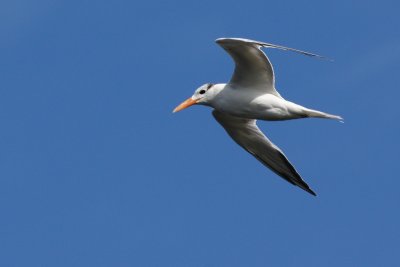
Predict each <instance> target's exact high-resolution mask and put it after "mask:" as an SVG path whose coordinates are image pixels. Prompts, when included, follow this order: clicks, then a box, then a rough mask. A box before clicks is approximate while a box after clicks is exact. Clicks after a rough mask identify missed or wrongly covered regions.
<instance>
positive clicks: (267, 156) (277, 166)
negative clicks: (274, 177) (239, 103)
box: [213, 110, 316, 196]
mask: <svg viewBox="0 0 400 267" xmlns="http://www.w3.org/2000/svg"><path fill="white" fill-rule="evenodd" d="M213 116H214V118H215V119H216V120H217V121H218V122H219V123H220V124H221V125H222V127H224V129H225V130H226V132H227V133H228V134H229V135H230V137H232V139H233V140H234V141H235V142H236V143H237V144H239V145H240V146H241V147H243V148H244V149H245V150H246V151H247V152H249V153H250V154H252V155H253V156H254V157H255V158H256V159H258V160H259V161H260V162H261V163H262V164H264V165H265V166H266V167H268V168H269V169H271V170H272V171H273V172H275V173H276V174H278V175H279V176H281V177H282V178H284V179H285V180H286V181H288V182H289V183H291V184H294V185H297V186H298V187H300V188H302V189H303V190H305V191H307V192H308V193H310V194H312V195H314V196H316V194H315V193H314V191H312V190H311V189H310V187H309V186H308V185H307V184H306V182H304V181H303V179H302V178H301V176H300V175H299V174H298V173H297V171H296V170H295V168H294V167H293V165H292V164H291V163H290V162H289V160H288V159H287V158H286V156H285V154H283V152H282V151H281V150H280V149H279V147H277V146H276V145H274V144H273V143H272V142H271V141H270V140H269V139H268V138H267V137H266V136H265V135H264V134H263V133H262V132H261V131H260V129H259V128H258V127H257V125H256V120H251V119H244V118H239V117H234V116H231V115H228V114H226V113H222V112H219V111H216V110H214V111H213Z"/></svg>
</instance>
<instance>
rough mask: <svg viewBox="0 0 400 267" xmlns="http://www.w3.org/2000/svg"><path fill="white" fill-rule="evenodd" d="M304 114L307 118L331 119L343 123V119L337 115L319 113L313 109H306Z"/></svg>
mask: <svg viewBox="0 0 400 267" xmlns="http://www.w3.org/2000/svg"><path fill="white" fill-rule="evenodd" d="M305 112H306V115H307V116H308V117H312V118H323V119H332V120H338V121H341V122H343V118H342V117H340V116H338V115H332V114H328V113H325V112H321V111H318V110H313V109H307V110H305Z"/></svg>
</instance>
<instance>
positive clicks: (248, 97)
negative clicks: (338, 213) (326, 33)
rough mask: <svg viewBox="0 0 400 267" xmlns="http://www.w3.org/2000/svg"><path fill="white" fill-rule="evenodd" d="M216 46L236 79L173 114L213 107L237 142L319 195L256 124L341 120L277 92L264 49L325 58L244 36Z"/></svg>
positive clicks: (199, 94) (206, 89)
mask: <svg viewBox="0 0 400 267" xmlns="http://www.w3.org/2000/svg"><path fill="white" fill-rule="evenodd" d="M216 42H217V44H219V45H220V46H221V47H222V48H223V49H224V50H225V51H226V52H228V54H229V55H230V56H231V57H232V59H233V60H234V62H235V70H234V72H233V75H232V78H231V80H230V81H229V82H228V83H227V84H225V83H218V84H213V83H207V84H204V85H202V86H200V87H199V88H198V89H196V91H195V92H194V94H193V95H192V97H190V98H189V99H187V100H186V101H184V102H182V103H181V104H180V105H179V106H177V107H176V108H175V109H174V111H173V112H177V111H180V110H182V109H185V108H187V107H190V106H192V105H195V104H198V105H205V106H209V107H211V108H213V109H214V110H213V112H212V114H213V116H214V118H215V119H216V120H217V121H218V122H219V123H220V124H221V125H222V127H223V128H224V129H225V130H226V132H227V133H228V134H229V135H230V137H231V138H232V139H233V140H234V141H235V142H236V143H237V144H239V145H240V146H241V147H243V148H244V149H245V150H246V151H247V152H249V153H250V154H252V155H253V156H254V157H255V158H256V159H257V160H259V161H260V162H261V163H262V164H263V165H265V166H266V167H268V168H269V169H271V170H272V171H273V172H275V173H276V174H277V175H279V176H281V177H282V178H283V179H285V180H286V181H288V182H289V183H291V184H293V185H296V186H298V187H300V188H302V189H303V190H305V191H307V192H308V193H310V194H312V195H314V196H316V194H315V192H314V191H313V190H311V188H310V187H309V186H308V185H307V183H306V182H305V181H304V180H303V179H302V178H301V176H300V174H299V173H298V172H297V171H296V169H295V168H294V167H293V165H292V164H291V163H290V162H289V160H288V159H287V157H286V156H285V154H284V153H283V152H282V150H281V149H279V147H277V146H276V145H275V144H273V143H272V142H271V141H270V140H269V139H268V138H267V137H266V136H265V135H264V134H263V133H262V132H261V131H260V129H259V128H258V127H257V124H256V122H257V120H266V121H277V120H291V119H300V118H324V119H335V120H342V118H341V117H340V116H336V115H331V114H328V113H325V112H321V111H317V110H313V109H309V108H306V107H303V106H300V105H298V104H295V103H293V102H290V101H287V100H285V99H284V98H283V97H282V96H281V95H280V94H279V93H278V91H277V90H276V89H275V76H274V69H273V67H272V64H271V62H270V61H269V59H268V57H267V56H266V55H265V54H264V52H263V51H262V50H261V48H263V47H265V48H276V49H282V50H287V51H292V52H296V53H300V54H303V55H306V56H311V57H318V58H323V57H322V56H319V55H317V54H313V53H309V52H306V51H301V50H297V49H293V48H289V47H284V46H280V45H274V44H270V43H264V42H258V41H253V40H248V39H242V38H220V39H217V40H216Z"/></svg>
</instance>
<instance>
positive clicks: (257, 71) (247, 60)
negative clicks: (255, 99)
mask: <svg viewBox="0 0 400 267" xmlns="http://www.w3.org/2000/svg"><path fill="white" fill-rule="evenodd" d="M216 42H217V44H219V45H220V46H221V47H222V48H223V49H225V51H226V52H228V54H229V55H230V56H231V57H232V58H233V60H234V61H235V70H234V73H233V76H232V78H231V80H230V82H229V84H230V85H231V86H232V87H234V88H235V87H237V88H251V89H252V90H261V91H263V92H266V93H270V94H273V95H276V96H280V95H279V93H278V92H277V91H276V89H275V76H274V69H273V67H272V64H271V62H270V61H269V59H268V57H267V56H266V55H265V54H264V52H263V51H261V47H267V48H277V49H282V50H287V51H293V52H297V53H301V54H303V55H306V56H312V57H320V58H323V57H322V56H319V55H317V54H313V53H309V52H305V51H301V50H297V49H293V48H289V47H284V46H280V45H274V44H269V43H263V42H258V41H253V40H248V39H242V38H220V39H217V40H216Z"/></svg>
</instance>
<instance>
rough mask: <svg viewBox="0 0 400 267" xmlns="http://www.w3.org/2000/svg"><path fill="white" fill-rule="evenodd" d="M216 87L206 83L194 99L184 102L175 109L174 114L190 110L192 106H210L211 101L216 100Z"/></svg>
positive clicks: (196, 92)
mask: <svg viewBox="0 0 400 267" xmlns="http://www.w3.org/2000/svg"><path fill="white" fill-rule="evenodd" d="M215 87H216V85H215V84H212V83H206V84H203V85H202V86H200V87H199V88H197V89H196V91H194V94H193V95H192V97H190V98H188V99H186V100H185V101H183V102H182V103H181V104H180V105H179V106H177V107H176V108H175V109H174V111H173V112H174V113H175V112H178V111H181V110H182V109H185V108H188V107H190V106H192V105H195V104H199V105H209V104H210V101H211V100H212V99H213V98H214V96H215V93H216V91H217V90H214V88H215Z"/></svg>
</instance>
